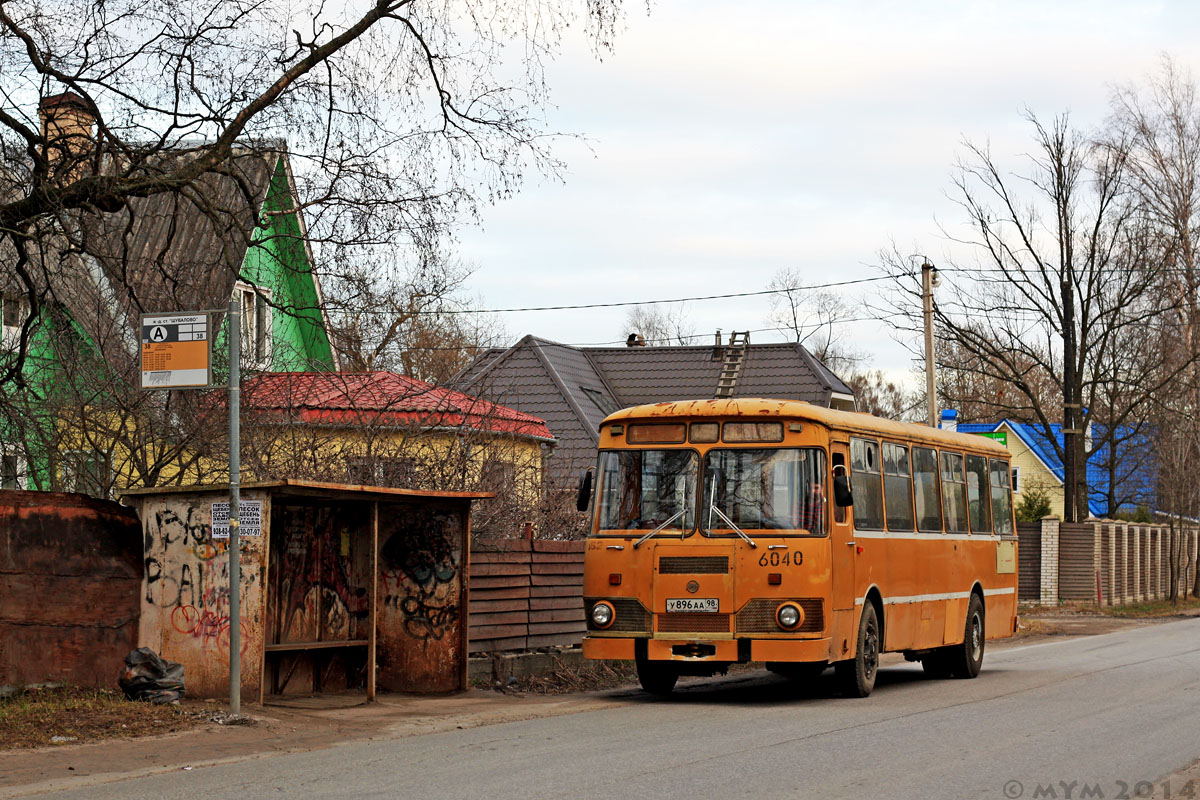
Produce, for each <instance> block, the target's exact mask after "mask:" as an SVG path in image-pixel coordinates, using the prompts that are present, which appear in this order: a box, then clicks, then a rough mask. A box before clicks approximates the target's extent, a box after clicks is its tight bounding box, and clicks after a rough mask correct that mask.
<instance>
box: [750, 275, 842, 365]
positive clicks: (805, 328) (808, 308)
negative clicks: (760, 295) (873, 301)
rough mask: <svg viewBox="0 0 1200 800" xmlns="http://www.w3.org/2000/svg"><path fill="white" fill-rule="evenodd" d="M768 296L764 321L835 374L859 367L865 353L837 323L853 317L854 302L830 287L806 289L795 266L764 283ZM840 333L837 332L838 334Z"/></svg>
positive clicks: (840, 323) (839, 323)
mask: <svg viewBox="0 0 1200 800" xmlns="http://www.w3.org/2000/svg"><path fill="white" fill-rule="evenodd" d="M767 288H768V289H770V290H772V291H774V292H776V293H777V294H775V295H774V296H773V297H772V298H771V313H770V315H769V316H768V317H767V324H768V325H770V326H771V327H773V328H775V329H777V330H778V331H780V332H781V333H783V334H784V335H786V336H788V337H789V338H791V339H792V340H793V341H796V342H798V343H800V344H802V345H804V347H805V348H806V349H807V350H808V351H809V352H810V353H812V354H813V356H814V357H815V358H816V359H817V360H818V361H820V362H821V363H822V364H824V365H825V366H827V367H829V369H830V370H832V371H833V372H834V373H836V374H839V375H841V374H844V373H849V372H851V371H852V370H854V369H856V368H858V367H860V366H861V365H862V363H863V361H864V360H865V359H866V354H865V353H863V352H862V351H860V350H856V349H854V348H853V347H851V345H850V344H849V339H848V338H847V337H846V335H845V332H844V331H840V330H839V326H841V325H844V324H845V323H846V322H847V321H849V320H851V319H853V318H854V305H853V303H852V302H851V301H849V300H847V299H846V298H845V297H843V296H842V295H840V294H838V293H837V292H835V291H833V290H832V289H806V288H804V281H803V280H802V279H801V278H800V274H799V273H798V272H796V271H795V270H790V269H782V270H780V271H779V272H776V273H775V275H774V276H773V277H772V278H771V282H770V283H769V284H767ZM839 334H840V335H839Z"/></svg>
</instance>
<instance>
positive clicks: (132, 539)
mask: <svg viewBox="0 0 1200 800" xmlns="http://www.w3.org/2000/svg"><path fill="white" fill-rule="evenodd" d="M141 578H142V537H141V531H140V527H139V525H138V520H137V517H136V516H135V515H134V513H133V512H132V511H131V510H130V509H128V508H124V507H122V506H120V505H118V504H116V503H113V502H110V501H107V500H95V499H93V498H90V497H86V496H84V495H79V494H59V493H52V492H18V491H0V684H14V685H24V684H28V683H37V682H41V681H46V680H55V681H66V682H69V683H73V684H76V685H80V686H116V684H117V676H118V674H119V673H120V671H121V668H122V665H123V661H124V658H125V655H126V654H127V653H128V652H129V651H130V650H132V649H133V648H134V647H136V646H137V625H138V623H137V619H138V613H139V610H140V604H139V602H138V591H139V587H140V586H141Z"/></svg>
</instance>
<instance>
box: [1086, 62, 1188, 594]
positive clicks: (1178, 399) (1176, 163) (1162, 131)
mask: <svg viewBox="0 0 1200 800" xmlns="http://www.w3.org/2000/svg"><path fill="white" fill-rule="evenodd" d="M1111 105H1112V113H1111V115H1110V117H1109V120H1108V134H1107V140H1108V141H1109V142H1110V143H1112V144H1110V146H1122V145H1124V146H1127V150H1128V159H1127V161H1128V175H1129V185H1130V187H1131V190H1132V191H1133V192H1134V193H1135V194H1136V196H1137V197H1138V198H1139V200H1140V201H1141V203H1142V205H1143V207H1144V208H1145V210H1146V213H1147V215H1148V217H1149V219H1150V221H1151V223H1152V224H1153V225H1154V226H1155V229H1156V231H1157V232H1158V234H1159V235H1160V236H1161V237H1162V238H1163V239H1164V240H1165V241H1166V242H1167V243H1168V244H1167V248H1166V253H1165V256H1164V268H1163V269H1162V270H1161V273H1160V289H1161V291H1163V292H1164V293H1165V294H1166V295H1168V296H1169V297H1170V298H1172V301H1173V302H1172V303H1171V318H1170V322H1171V326H1170V327H1171V330H1170V331H1169V332H1168V333H1167V334H1166V335H1165V336H1164V338H1163V340H1162V342H1161V343H1160V346H1161V347H1165V348H1168V349H1167V352H1168V353H1170V354H1171V355H1172V357H1173V358H1175V359H1176V360H1177V361H1181V362H1185V364H1186V367H1185V368H1184V369H1183V371H1182V374H1181V378H1182V379H1183V380H1181V381H1180V384H1179V386H1178V387H1177V389H1176V390H1175V391H1173V392H1172V393H1171V394H1170V395H1169V396H1166V397H1163V398H1161V399H1160V400H1161V402H1160V407H1161V408H1162V419H1161V421H1160V426H1159V428H1160V438H1161V440H1162V450H1163V453H1164V455H1167V454H1175V455H1179V456H1180V457H1181V458H1184V459H1185V460H1187V461H1189V462H1190V463H1191V464H1196V463H1198V462H1200V263H1198V262H1197V258H1198V256H1197V254H1198V252H1200V99H1198V97H1197V88H1196V83H1195V80H1194V78H1193V77H1192V76H1191V75H1190V74H1189V73H1187V72H1186V70H1184V69H1182V68H1181V67H1180V66H1179V65H1178V64H1176V63H1175V62H1174V61H1172V60H1171V59H1170V58H1168V57H1164V58H1163V61H1162V64H1161V67H1160V69H1159V71H1158V73H1157V74H1156V75H1153V76H1151V78H1150V79H1149V80H1148V81H1147V82H1146V84H1145V85H1142V86H1137V85H1127V86H1123V87H1120V88H1118V89H1117V90H1116V91H1115V92H1114V94H1113V98H1112V104H1111ZM1187 447H1191V448H1193V449H1191V450H1190V451H1188V452H1187V453H1186V455H1184V454H1182V453H1180V451H1181V449H1186V448H1187ZM1164 476H1169V477H1171V478H1173V479H1175V480H1180V481H1182V483H1181V484H1180V485H1179V486H1169V487H1168V486H1164V489H1165V490H1166V491H1164V492H1163V493H1161V494H1160V507H1162V508H1165V509H1170V508H1171V507H1170V506H1163V505H1162V503H1163V502H1164V501H1170V502H1176V503H1183V504H1184V506H1185V507H1187V508H1188V509H1190V510H1189V511H1188V512H1187V513H1189V514H1192V513H1194V511H1195V510H1196V506H1195V499H1194V497H1193V495H1194V489H1193V488H1192V487H1193V485H1194V476H1193V475H1192V474H1191V472H1190V471H1189V470H1188V469H1183V470H1176V469H1174V468H1173V467H1170V466H1168V467H1167V469H1165V470H1164ZM1196 566H1197V569H1196V575H1197V579H1196V584H1195V585H1194V586H1193V593H1194V594H1195V595H1196V596H1198V597H1200V563H1197V565H1196Z"/></svg>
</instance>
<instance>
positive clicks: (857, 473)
mask: <svg viewBox="0 0 1200 800" xmlns="http://www.w3.org/2000/svg"><path fill="white" fill-rule="evenodd" d="M879 466H880V464H879V442H877V441H875V440H873V439H851V440H850V473H851V477H852V483H853V485H854V527H855V528H861V529H863V530H871V531H881V530H883V486H882V476H881V475H880V470H879Z"/></svg>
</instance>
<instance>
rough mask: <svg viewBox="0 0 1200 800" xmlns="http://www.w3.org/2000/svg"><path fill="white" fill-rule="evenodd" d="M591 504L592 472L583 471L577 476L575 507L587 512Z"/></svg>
mask: <svg viewBox="0 0 1200 800" xmlns="http://www.w3.org/2000/svg"><path fill="white" fill-rule="evenodd" d="M591 502H592V471H591V470H590V469H589V470H585V471H584V473H583V474H582V475H580V476H579V494H578V495H577V496H576V497H575V507H576V508H577V509H579V510H580V511H587V510H588V506H589V505H591Z"/></svg>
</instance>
